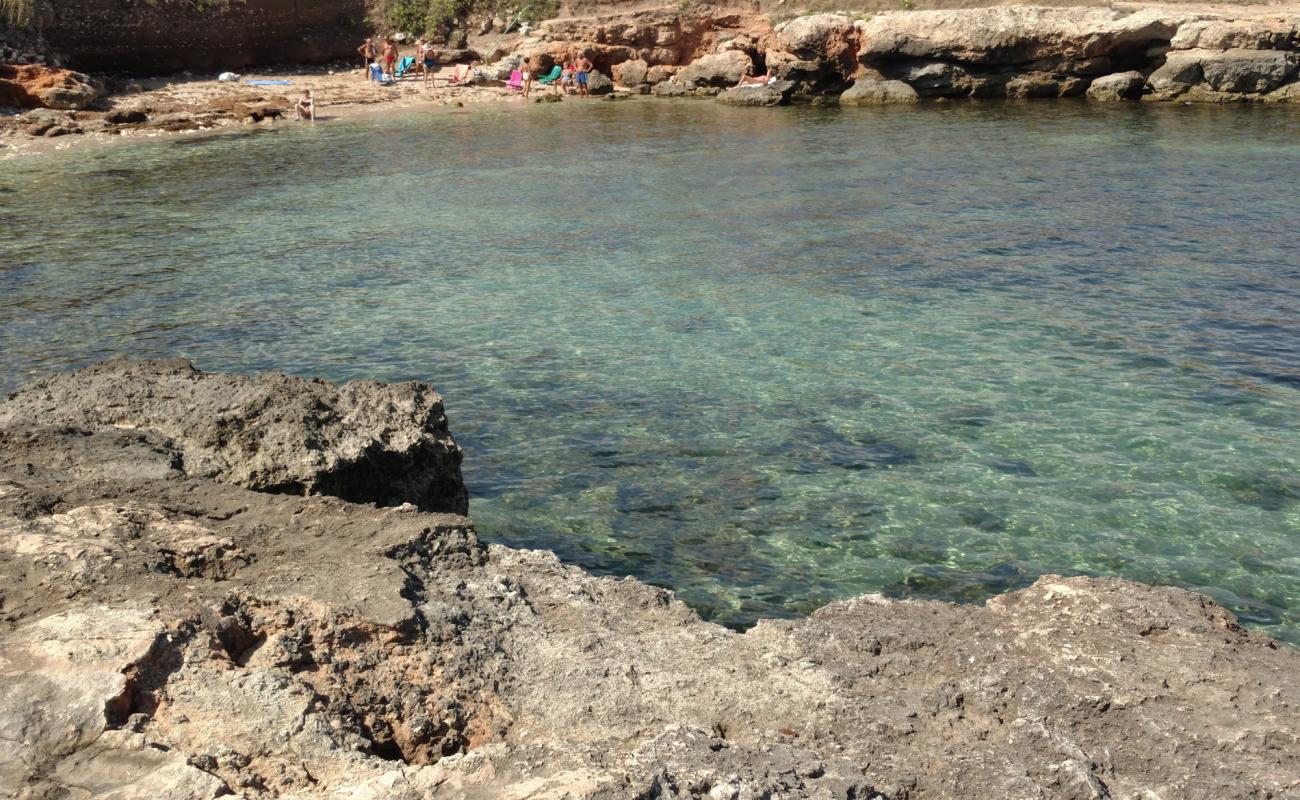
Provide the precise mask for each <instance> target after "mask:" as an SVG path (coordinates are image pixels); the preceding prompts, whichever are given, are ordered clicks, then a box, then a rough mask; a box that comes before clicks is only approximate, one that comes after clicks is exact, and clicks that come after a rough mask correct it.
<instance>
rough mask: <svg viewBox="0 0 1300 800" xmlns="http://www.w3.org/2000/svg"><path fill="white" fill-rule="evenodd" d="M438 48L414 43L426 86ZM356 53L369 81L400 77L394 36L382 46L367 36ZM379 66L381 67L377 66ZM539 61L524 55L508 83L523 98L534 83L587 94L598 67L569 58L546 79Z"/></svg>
mask: <svg viewBox="0 0 1300 800" xmlns="http://www.w3.org/2000/svg"><path fill="white" fill-rule="evenodd" d="M437 49H438V48H437V47H436V46H434V44H433V42H431V41H429V40H427V39H425V38H424V37H420V38H419V39H417V40H416V42H415V56H414V69H415V72H416V74H417V75H419V76H420V77H421V78H422V79H423V80H424V85H425V86H433V79H434V67H435V66H436V62H437V59H436V57H435V51H436V50H437ZM357 54H358V55H360V56H361V60H362V69H364V70H365V73H366V80H375V79H376V76H378V79H379V80H385V81H396V80H397V79H398V78H399V77H402V76H401V75H399V74H398V70H399V68H400V67H399V65H400V63H401V56H400V53H399V52H398V47H397V41H396V40H394V39H393V38H392V37H389V38H386V39H384V42H383V44H382V45H376V44H375V40H374V37H370V36H368V37H366V40H365V41H364V42H362V43H361V46H360V47H358V48H357ZM376 66H377V67H378V70H376V69H375V67H376ZM538 66H539V64H538V63H537V62H536V60H535V59H531V58H524V59H522V60H521V61H520V62H519V68H518V70H517V71H518V73H519V75H518V83H516V82H515V81H514V79H513V76H512V80H511V81H510V83H509V84H508V85H509V86H510V88H512V89H519V90H520V91H521V92H522V94H523V97H524V99H525V100H526V99H528V96H529V95H530V94H531V93H532V90H533V86H534V85H535V84H537V83H543V84H544V85H547V86H552V87H555V89H556V91H558V92H559V93H560V94H568V93H569V92H570V91H572V92H574V93H576V94H577V95H578V96H579V97H587V96H588V91H587V83H588V80H587V79H588V76H589V75H590V74H591V71H592V70H593V69H595V65H594V64H592V63H591V59H589V58H587V57H586V56H579V57H577V58H572V59H569V60H567V61H566V62H565V63H563V64H560V65H559V67H560V73H559V75H558V76H557V77H555V78H553V79H549V80H548V79H544V78H539V77H538V74H537V73H538ZM474 68H475V64H474V63H471V64H470V65H469V66H468V67H467V68H466V72H465V75H464V76H463V77H462V76H460V75H459V74H458V75H457V76H455V77H453V78H452V79H451V82H452V83H463V82H466V81H468V80H469V78H470V74H471V71H473V70H474Z"/></svg>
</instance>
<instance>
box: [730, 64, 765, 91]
mask: <svg viewBox="0 0 1300 800" xmlns="http://www.w3.org/2000/svg"><path fill="white" fill-rule="evenodd" d="M774 80H776V76H775V75H773V74H772V70H770V69H769V70H768V71H767V72H764V73H763V74H762V75H741V76H740V82H739V83H737V84H736V85H735V86H733V87H731V88H733V89H739V88H740V87H742V86H766V85H768V84H769V83H771V82H772V81H774Z"/></svg>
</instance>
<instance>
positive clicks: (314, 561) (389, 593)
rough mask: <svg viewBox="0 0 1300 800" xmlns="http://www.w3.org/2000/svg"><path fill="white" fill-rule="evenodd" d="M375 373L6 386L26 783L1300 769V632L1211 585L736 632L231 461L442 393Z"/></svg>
mask: <svg viewBox="0 0 1300 800" xmlns="http://www.w3.org/2000/svg"><path fill="white" fill-rule="evenodd" d="M146 375H153V376H157V377H156V378H153V379H150V380H148V381H144V380H142V376H146ZM78 384H80V385H81V387H82V388H81V389H78V388H76V387H77V385H78ZM349 386H352V387H353V388H351V389H349V388H348V386H345V387H337V388H336V387H330V386H328V385H326V384H320V383H315V382H307V381H296V380H293V379H286V378H284V377H283V376H275V375H273V376H264V377H262V378H260V379H256V380H251V381H245V380H238V379H231V378H223V377H220V376H203V375H200V374H198V373H197V372H195V371H193V370H192V369H190V368H188V367H187V366H185V365H181V364H162V365H159V364H144V365H141V364H132V363H123V362H119V363H114V364H109V365H105V366H102V367H100V368H97V369H94V370H90V371H85V372H81V373H74V374H73V375H72V376H63V377H60V378H55V379H52V380H50V381H46V382H42V383H38V384H36V385H34V386H32V387H29V388H28V389H25V390H23V391H21V392H19V393H18V394H17V395H16V396H15V397H13V398H11V399H10V400H9V401H7V402H5V403H3V404H0V675H2V676H3V677H2V678H0V738H3V739H4V740H5V746H4V747H3V748H0V796H2V797H16V798H44V797H61V796H75V797H103V798H107V797H115V798H124V797H139V798H144V797H150V798H152V797H168V798H209V797H217V796H222V795H226V796H229V795H232V794H233V795H234V796H238V797H247V798H261V797H296V798H327V797H328V798H337V797H348V798H354V799H359V798H376V799H377V798H398V799H400V798H412V799H414V798H444V797H469V798H496V797H532V798H560V797H580V798H650V797H657V798H680V797H710V798H758V797H773V798H846V799H847V798H857V799H861V798H878V797H883V798H889V799H890V800H904V799H905V798H906V799H907V800H918V799H920V798H974V797H997V798H1003V797H1044V798H1046V797H1051V798H1110V797H1114V798H1126V799H1133V800H1137V799H1139V798H1151V797H1164V798H1173V797H1177V798H1188V799H1189V800H1190V799H1192V798H1205V799H1206V800H1209V799H1210V798H1215V799H1216V800H1217V799H1219V798H1238V797H1240V798H1246V797H1258V798H1266V797H1273V798H1284V797H1288V796H1290V795H1292V794H1294V793H1295V792H1297V791H1300V783H1298V782H1297V776H1298V775H1300V738H1298V737H1297V733H1298V732H1300V680H1297V678H1300V653H1297V652H1295V651H1293V650H1290V649H1287V648H1279V647H1278V646H1277V644H1276V643H1275V642H1273V641H1272V640H1269V639H1267V638H1265V637H1262V636H1258V635H1255V634H1251V633H1249V632H1246V631H1243V630H1242V629H1241V628H1239V627H1238V626H1237V625H1236V623H1235V621H1234V620H1233V618H1232V616H1231V615H1230V614H1228V613H1227V612H1226V611H1224V610H1222V609H1220V608H1218V607H1216V606H1214V604H1213V603H1211V602H1210V601H1208V600H1207V599H1205V598H1204V597H1201V596H1199V595H1195V594H1191V593H1188V592H1184V591H1180V590H1175V589H1160V588H1151V587H1146V586H1140V585H1136V584H1132V583H1127V582H1124V581H1118V580H1095V579H1089V578H1068V579H1066V578H1057V577H1052V576H1048V577H1044V578H1042V579H1041V580H1039V581H1038V582H1037V583H1036V584H1035V585H1034V586H1032V587H1030V588H1028V589H1025V590H1023V591H1019V592H1014V593H1011V594H1008V595H1005V596H1002V597H999V598H996V599H995V600H992V601H990V602H989V603H988V604H986V605H984V606H952V605H947V604H944V603H935V602H910V601H891V600H885V599H882V598H880V597H875V596H867V597H861V598H857V599H854V600H850V601H845V602H841V603H835V604H832V605H830V606H827V607H825V608H823V609H822V610H820V611H818V612H817V613H815V614H814V615H812V616H811V617H809V618H808V619H805V620H800V621H780V622H764V623H761V624H759V625H758V626H757V627H755V628H754V629H752V630H750V631H748V632H746V633H743V634H742V633H735V632H732V631H728V630H725V629H723V628H720V627H718V626H715V625H711V624H708V623H706V622H703V621H701V620H700V619H698V618H697V617H696V616H695V614H694V613H692V612H691V611H690V610H689V609H687V608H685V607H684V606H683V605H682V604H681V603H679V602H677V601H676V600H675V599H674V598H673V597H672V595H671V594H670V593H669V592H666V591H664V590H662V589H656V588H653V587H649V586H646V585H643V584H640V583H638V582H636V581H633V580H630V579H625V580H616V579H612V578H593V577H591V576H589V575H586V574H584V573H583V572H581V571H580V570H577V569H575V568H572V567H566V566H564V565H562V564H560V563H559V562H558V561H557V560H556V559H555V558H554V556H552V555H551V554H549V553H544V552H538V551H519V550H512V549H509V548H504V547H499V546H484V545H483V544H481V543H480V542H479V541H478V540H477V539H476V538H475V536H474V533H473V529H472V525H471V523H470V522H469V521H468V520H467V519H465V518H463V517H460V516H455V515H449V514H439V513H426V512H422V511H420V510H418V509H417V508H415V507H414V506H413V505H404V506H398V507H388V508H381V507H376V506H375V505H371V504H358V503H349V502H345V501H343V500H339V499H337V498H333V497H327V496H309V497H303V496H298V495H296V494H295V495H289V494H268V493H265V492H258V491H253V490H252V489H249V488H245V486H238V485H233V484H232V483H229V482H228V481H239V482H241V483H244V484H247V485H250V486H251V485H254V484H256V483H257V481H255V480H252V479H250V478H249V476H250V475H264V474H277V475H279V474H294V475H298V476H302V475H304V474H307V473H305V472H304V465H310V464H315V463H316V462H317V455H316V454H317V453H319V452H320V451H321V449H322V448H323V449H324V451H326V452H343V451H346V450H348V447H349V445H348V442H351V441H354V440H355V439H357V438H361V437H367V436H368V437H372V438H377V439H378V440H380V441H382V440H383V438H384V437H383V436H376V432H378V431H404V430H411V428H412V419H423V418H424V417H425V414H424V413H423V412H421V413H416V414H413V413H412V410H413V409H428V408H431V401H430V396H429V393H430V391H431V390H429V389H428V387H425V386H422V385H420V384H404V385H399V386H390V387H384V386H379V385H375V384H364V385H360V386H357V385H349ZM268 387H269V388H268ZM349 397H351V398H353V399H354V400H355V401H356V402H357V403H359V404H361V405H365V406H367V409H366V416H364V418H362V419H360V420H359V424H358V426H357V427H356V429H355V430H353V431H352V432H351V433H345V429H346V428H347V426H344V427H342V428H338V429H335V428H332V427H331V426H330V425H328V424H325V423H323V422H322V420H321V418H320V417H321V415H324V416H330V414H326V413H325V412H323V411H321V409H320V406H321V405H322V404H323V405H325V406H327V407H330V408H332V409H334V411H333V412H331V413H333V414H337V415H338V416H339V417H340V419H342V418H347V416H348V413H349V412H348V411H347V410H345V409H347V408H349V406H348V405H347V402H346V399H347V398H349ZM256 398H262V400H260V401H258V400H257V399H256ZM169 409H170V411H169ZM304 410H306V411H307V412H308V413H306V414H305V415H304V414H303V413H302V412H303V411H304ZM209 415H210V417H211V418H210V419H209V420H208V421H207V422H205V421H204V419H205V416H209ZM218 420H220V421H218ZM435 429H437V431H438V433H437V436H441V428H438V427H437V426H435ZM218 430H220V431H224V432H225V437H224V438H223V437H220V436H216V435H215V432H216V431H218ZM390 438H393V437H390ZM398 438H400V437H398ZM435 438H436V437H435ZM223 442H224V443H223ZM259 442H266V443H267V444H266V445H265V446H262V445H259V444H258V443H259ZM395 448H396V449H397V450H398V451H403V450H404V446H403V445H402V444H400V443H397V444H395ZM271 453H275V454H276V456H277V459H283V460H284V462H285V464H286V466H285V468H284V469H282V470H277V469H275V468H273V467H272V466H271V465H270V463H269V462H267V461H266V459H265V458H264V456H267V455H270V454H271ZM241 454H242V455H241ZM244 458H246V459H248V463H247V464H244V463H243V462H242V461H241V459H244ZM191 460H194V461H195V462H196V463H198V464H200V465H202V466H200V467H198V468H196V469H195V470H193V471H191V470H190V469H189V468H188V466H187V465H188V463H189V462H190V461H191ZM311 474H316V473H311ZM298 479H299V480H307V479H306V478H302V477H300V478H298ZM313 485H315V486H317V487H318V488H319V487H320V486H321V484H319V483H316V484H313ZM265 488H272V487H270V486H267V487H265Z"/></svg>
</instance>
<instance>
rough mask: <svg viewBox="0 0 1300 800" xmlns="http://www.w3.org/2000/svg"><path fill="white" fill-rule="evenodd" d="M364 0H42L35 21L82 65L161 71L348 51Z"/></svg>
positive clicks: (358, 32) (357, 37)
mask: <svg viewBox="0 0 1300 800" xmlns="http://www.w3.org/2000/svg"><path fill="white" fill-rule="evenodd" d="M365 17H366V3H365V0H310V2H302V1H301V0H199V2H181V0H157V2H144V1H143V0H44V1H43V2H42V3H41V4H40V11H39V16H38V19H37V27H38V28H39V30H40V31H41V34H42V35H43V36H44V38H45V40H46V42H48V44H49V46H50V48H51V49H53V50H54V51H56V52H59V53H62V54H64V55H65V56H66V57H67V58H68V60H69V63H70V64H71V65H72V66H75V67H76V68H77V69H81V70H92V71H95V70H106V71H107V70H113V71H116V70H121V71H127V72H143V73H146V74H159V73H163V72H171V71H176V70H182V69H204V70H218V71H219V70H230V69H235V70H237V69H239V68H241V67H246V66H249V65H253V64H287V63H295V62H304V63H315V62H320V61H328V60H330V59H333V58H345V57H351V56H352V55H353V54H354V53H355V50H356V47H357V45H358V44H360V42H361V38H362V36H363V35H364V22H365Z"/></svg>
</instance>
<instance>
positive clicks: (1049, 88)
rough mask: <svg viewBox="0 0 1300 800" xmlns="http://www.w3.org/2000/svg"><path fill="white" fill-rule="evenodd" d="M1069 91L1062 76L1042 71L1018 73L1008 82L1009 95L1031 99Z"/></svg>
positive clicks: (1007, 92)
mask: <svg viewBox="0 0 1300 800" xmlns="http://www.w3.org/2000/svg"><path fill="white" fill-rule="evenodd" d="M1066 91H1067V88H1066V84H1065V83H1064V82H1063V81H1062V79H1061V78H1058V77H1057V76H1055V75H1049V74H1045V73H1041V72H1031V73H1027V74H1023V75H1016V76H1015V77H1014V78H1011V79H1010V80H1008V81H1007V83H1006V94H1007V97H1010V98H1015V99H1022V100H1023V99H1031V98H1041V97H1062V96H1064V95H1065V93H1066Z"/></svg>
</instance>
